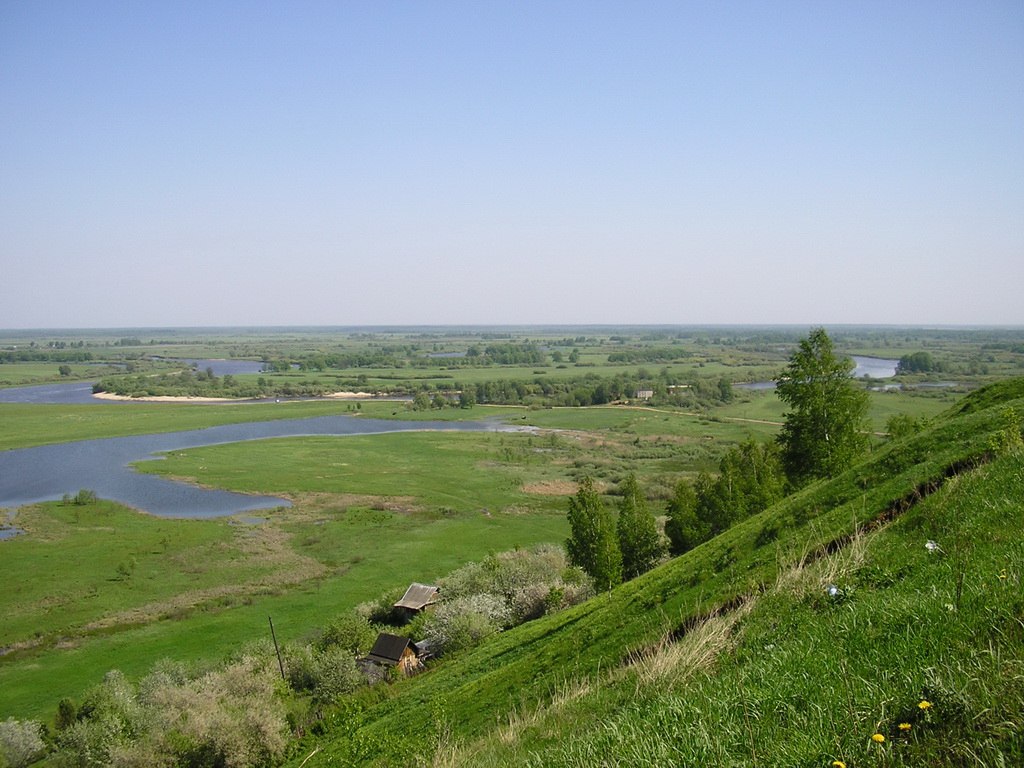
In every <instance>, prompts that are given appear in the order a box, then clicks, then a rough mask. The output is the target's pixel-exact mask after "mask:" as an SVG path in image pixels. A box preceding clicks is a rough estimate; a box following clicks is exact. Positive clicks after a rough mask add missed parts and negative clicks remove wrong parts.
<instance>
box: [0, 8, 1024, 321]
mask: <svg viewBox="0 0 1024 768" xmlns="http://www.w3.org/2000/svg"><path fill="white" fill-rule="evenodd" d="M1022 82H1024V5H1022V4H1020V3H1018V2H995V1H990V2H977V3H972V4H962V3H954V2H936V3H930V4H927V5H921V4H919V3H910V2H892V3H881V2H877V3H875V2H869V3H861V4H855V5H848V4H840V3H827V2H826V3H811V2H780V3H772V4H755V3H746V2H740V3H733V4H696V3H694V4H690V3H674V2H641V3H629V4H626V3H617V2H588V3H581V2H564V3H557V4H551V3H535V2H525V3H515V4H508V5H501V4H497V5H487V4H478V3H466V2H444V3H421V2H394V3H388V4H345V3H330V2H318V1H316V2H314V1H310V2H297V3H267V4H260V5H258V6H257V5H248V4H238V3H229V2H218V1H214V2H205V3H198V2H183V3H180V4H172V5H151V4H141V5H140V4H132V3H124V2H100V3H96V4H85V5H83V4H76V3H72V2H47V3H31V4H18V3H13V2H9V1H8V2H2V1H0V116H2V120H3V123H2V125H3V133H4V141H3V142H0V168H3V171H2V173H0V233H2V234H0V275H2V278H3V283H4V287H5V289H6V290H5V292H4V301H3V302H2V304H0V328H5V329H8V330H12V331H13V330H22V329H39V330H45V329H86V328H88V329H121V328H123V329H145V328H153V329H158V328H225V327H227V328H240V327H241V328H246V327H250V328H251V327H317V326H319V327H370V326H388V327H423V326H428V327H430V326H463V327H465V326H469V327H479V326H530V327H536V326H555V327H566V326H587V325H591V326H594V325H597V326H621V325H630V326H674V327H679V326H691V327H692V326H707V327H715V326H718V327H722V326H798V327H799V326H802V327H811V326H819V325H823V326H826V327H835V326H845V325H854V326H893V327H964V326H970V327H983V328H991V327H1017V326H1020V325H1022V324H1024V311H1022V306H1024V302H1022V301H1021V298H1020V296H1021V293H1022V289H1024V89H1022V88H1021V83H1022Z"/></svg>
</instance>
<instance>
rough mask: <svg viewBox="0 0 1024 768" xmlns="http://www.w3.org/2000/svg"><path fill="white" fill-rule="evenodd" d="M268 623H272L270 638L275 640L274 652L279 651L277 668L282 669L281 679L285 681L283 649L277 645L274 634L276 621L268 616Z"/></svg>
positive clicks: (275, 634)
mask: <svg viewBox="0 0 1024 768" xmlns="http://www.w3.org/2000/svg"><path fill="white" fill-rule="evenodd" d="M267 621H269V622H270V636H271V637H272V638H274V650H275V651H277V666H279V667H280V668H281V679H282V680H284V679H285V676H284V662H283V661H281V649H280V648H279V647H278V645H277V633H275V632H274V620H273V619H272V618H270V617H269V616H267Z"/></svg>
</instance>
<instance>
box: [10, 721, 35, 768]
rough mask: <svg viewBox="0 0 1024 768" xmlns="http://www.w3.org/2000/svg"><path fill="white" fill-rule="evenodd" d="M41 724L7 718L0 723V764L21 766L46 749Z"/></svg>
mask: <svg viewBox="0 0 1024 768" xmlns="http://www.w3.org/2000/svg"><path fill="white" fill-rule="evenodd" d="M42 732H43V726H42V725H40V724H39V723H37V722H35V721H34V720H25V721H18V720H15V719H13V718H7V719H6V720H4V721H3V722H2V723H0V764H2V765H5V766H10V768H23V767H24V766H26V765H28V764H29V763H31V762H33V761H34V760H36V759H38V758H39V757H41V756H42V754H43V752H44V751H45V750H46V744H45V743H44V742H43V735H42Z"/></svg>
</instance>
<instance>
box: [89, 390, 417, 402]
mask: <svg viewBox="0 0 1024 768" xmlns="http://www.w3.org/2000/svg"><path fill="white" fill-rule="evenodd" d="M92 396H93V397H95V398H96V399H98V400H117V401H121V402H133V403H256V402H273V401H274V400H275V399H276V398H260V399H254V398H249V397H200V396H197V395H145V396H144V397H132V396H131V395H118V394H115V393H113V392H94V393H93V394H92ZM401 399H402V398H400V397H388V396H386V395H375V394H373V393H372V392H330V393H328V394H326V395H315V396H310V397H304V398H298V400H302V401H307V400H401ZM277 402H296V399H293V398H287V399H284V400H282V399H277Z"/></svg>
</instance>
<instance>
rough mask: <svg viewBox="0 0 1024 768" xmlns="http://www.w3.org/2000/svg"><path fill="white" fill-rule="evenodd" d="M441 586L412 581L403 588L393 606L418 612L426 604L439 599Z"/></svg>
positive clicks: (410, 611) (431, 603)
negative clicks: (399, 597) (400, 596)
mask: <svg viewBox="0 0 1024 768" xmlns="http://www.w3.org/2000/svg"><path fill="white" fill-rule="evenodd" d="M440 594H441V588H440V587H435V586H432V585H430V584H420V583H419V582H417V581H414V582H413V583H412V584H410V585H409V588H408V589H407V590H405V594H404V595H402V599H401V600H399V601H398V602H397V603H395V608H402V609H404V610H405V611H408V612H409V613H419V612H420V611H422V610H423V609H425V608H426V607H427V606H430V605H433V604H434V603H437V602H439V601H440V600H441V597H440Z"/></svg>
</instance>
